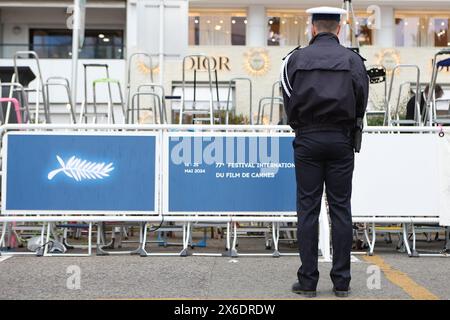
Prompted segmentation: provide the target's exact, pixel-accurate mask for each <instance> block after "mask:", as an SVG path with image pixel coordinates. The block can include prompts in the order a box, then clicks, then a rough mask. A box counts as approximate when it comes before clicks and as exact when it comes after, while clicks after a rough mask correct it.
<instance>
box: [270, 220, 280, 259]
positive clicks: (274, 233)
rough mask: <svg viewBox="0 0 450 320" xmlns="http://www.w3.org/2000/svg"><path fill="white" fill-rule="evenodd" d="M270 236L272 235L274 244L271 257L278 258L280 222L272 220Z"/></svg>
mask: <svg viewBox="0 0 450 320" xmlns="http://www.w3.org/2000/svg"><path fill="white" fill-rule="evenodd" d="M272 226H273V227H272V236H273V246H274V252H273V254H272V255H273V257H274V258H279V257H280V251H279V250H278V245H279V241H280V223H279V222H273V224H272Z"/></svg>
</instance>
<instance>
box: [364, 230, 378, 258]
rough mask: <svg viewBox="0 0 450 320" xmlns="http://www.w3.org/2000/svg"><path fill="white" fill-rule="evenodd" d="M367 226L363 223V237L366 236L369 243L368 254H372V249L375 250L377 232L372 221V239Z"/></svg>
mask: <svg viewBox="0 0 450 320" xmlns="http://www.w3.org/2000/svg"><path fill="white" fill-rule="evenodd" d="M369 228H370V227H368V226H367V224H366V223H365V224H364V237H365V238H366V241H367V244H368V245H369V256H373V251H374V250H375V243H376V241H377V232H376V230H375V222H372V239H370V236H369V231H368V230H369Z"/></svg>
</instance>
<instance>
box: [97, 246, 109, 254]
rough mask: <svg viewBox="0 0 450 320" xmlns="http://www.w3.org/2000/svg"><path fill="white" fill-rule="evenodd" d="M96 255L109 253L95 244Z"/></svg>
mask: <svg viewBox="0 0 450 320" xmlns="http://www.w3.org/2000/svg"><path fill="white" fill-rule="evenodd" d="M96 255H97V256H108V255H109V253H108V252H106V251H104V250H103V247H102V246H100V245H97V250H96Z"/></svg>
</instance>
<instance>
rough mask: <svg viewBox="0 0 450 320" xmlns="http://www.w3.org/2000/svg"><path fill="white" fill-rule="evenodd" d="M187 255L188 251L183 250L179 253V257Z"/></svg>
mask: <svg viewBox="0 0 450 320" xmlns="http://www.w3.org/2000/svg"><path fill="white" fill-rule="evenodd" d="M188 255H189V254H188V249H183V250H181V252H180V257H187V256H188Z"/></svg>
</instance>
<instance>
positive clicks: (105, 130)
mask: <svg viewBox="0 0 450 320" xmlns="http://www.w3.org/2000/svg"><path fill="white" fill-rule="evenodd" d="M12 131H16V132H17V131H18V132H19V134H24V133H27V132H29V133H32V134H39V133H49V132H53V133H55V134H56V133H57V134H61V135H69V136H70V135H71V133H72V132H76V133H79V134H81V135H106V136H115V135H116V134H120V135H121V136H127V135H136V134H145V133H152V134H153V135H154V136H155V137H156V138H155V141H156V142H155V143H156V145H157V146H155V150H156V154H155V158H156V160H155V161H156V162H155V168H157V173H156V174H155V179H156V181H157V182H155V183H156V185H155V190H156V193H155V201H157V204H156V206H155V212H153V213H152V214H149V213H148V212H143V213H139V212H133V213H132V214H127V213H126V212H125V210H122V211H121V210H117V211H114V210H113V211H107V210H106V211H101V210H99V211H97V212H90V213H80V212H77V211H76V210H74V211H72V212H67V213H65V212H59V213H57V214H46V213H45V212H44V213H43V212H40V211H39V210H28V211H26V212H23V213H21V214H5V211H4V203H3V206H2V215H0V222H2V223H3V232H2V235H1V238H0V247H3V246H4V244H5V234H6V232H5V231H6V224H7V223H9V222H15V223H18V222H41V223H43V228H42V239H44V238H45V239H46V240H48V239H49V235H50V228H51V224H52V223H56V222H60V223H61V222H73V221H79V222H83V223H87V224H88V226H89V232H88V233H89V237H88V239H89V243H88V249H89V251H88V255H89V254H91V242H92V240H91V239H92V228H93V224H98V223H101V222H128V223H131V222H134V223H140V237H139V238H140V240H139V242H140V243H139V247H138V248H137V250H135V253H139V254H140V255H142V256H147V255H161V254H162V255H181V256H187V255H188V254H189V252H188V249H189V241H190V236H191V232H192V227H193V226H194V225H195V224H196V223H224V224H226V226H227V231H228V232H227V245H226V246H227V249H228V252H227V255H228V256H242V255H244V254H239V253H238V252H237V249H236V241H237V230H238V226H237V224H238V223H245V222H262V223H268V224H271V225H272V238H273V243H274V249H275V250H274V252H273V253H272V254H271V256H274V257H278V256H280V255H283V254H282V253H280V252H279V248H278V242H279V233H280V224H281V223H294V222H296V220H297V217H296V212H295V210H292V211H289V212H287V211H286V212H262V213H257V214H256V213H254V212H253V213H252V212H250V213H249V212H245V211H241V212H235V211H230V212H208V211H205V212H199V211H196V210H192V211H191V212H176V211H173V210H172V211H171V210H166V209H167V206H166V204H165V203H164V201H166V200H167V197H170V195H168V189H167V185H165V183H166V182H164V181H166V180H167V179H168V177H167V176H168V171H167V166H168V162H167V160H168V154H167V153H168V149H167V148H168V145H167V143H168V141H169V137H171V136H173V137H177V136H179V137H182V136H183V135H188V136H191V137H209V136H221V135H222V136H230V137H245V136H251V135H254V136H258V135H261V136H267V137H272V136H274V137H277V136H284V137H292V136H293V134H292V131H291V129H290V127H288V126H274V125H269V126H255V125H237V126H226V125H111V124H109V125H108V124H78V125H62V124H36V125H34V124H19V125H15V124H8V125H4V126H1V127H0V135H1V136H2V137H4V135H5V134H6V133H8V132H12ZM365 132H366V135H365V137H366V140H368V141H367V142H368V143H367V144H366V145H364V147H363V150H362V154H361V155H364V152H365V151H364V148H367V149H369V150H370V145H371V142H370V140H371V139H372V138H370V137H375V136H379V135H381V136H386V137H390V138H392V137H395V138H398V139H402V138H403V137H406V136H407V135H408V134H413V133H417V134H414V139H425V140H423V142H426V141H428V140H426V139H427V137H433V139H434V138H436V137H437V134H440V135H447V134H450V132H449V130H447V129H444V128H441V127H369V128H367V129H366V130H365ZM14 134H17V133H14ZM381 136H380V137H381ZM2 141H4V140H3V139H2ZM389 151H393V150H387V152H389ZM394 151H395V150H394ZM4 152H5V146H4V145H2V156H3V155H4ZM391 155H392V154H391ZM383 156H384V155H383ZM437 156H438V155H437V154H429V155H428V154H427V155H425V157H422V158H421V159H429V158H431V159H433V161H434V160H435V159H434V158H435V157H437ZM393 160H396V159H395V158H394V159H393ZM433 163H434V162H433ZM2 166H3V167H2V172H1V173H2V180H3V183H4V182H5V173H7V170H8V169H7V164H6V159H5V158H2ZM420 170H422V171H423V172H425V173H424V175H417V177H418V178H420V177H422V176H427V175H428V174H429V175H431V176H432V177H433V178H435V177H436V175H438V174H439V173H436V172H433V171H432V170H433V168H431V167H430V163H426V164H425V165H424V167H422V168H420ZM388 173H389V172H388ZM359 178H361V176H360V177H359ZM402 178H404V177H396V179H397V180H398V181H401V179H402ZM5 187H6V185H5V184H4V185H3V189H2V190H3V194H2V199H3V201H5V198H6V197H5V191H6V189H5ZM433 190H435V189H433ZM402 192H404V190H402ZM175 197H176V195H175ZM357 197H358V196H357ZM365 199H366V200H367V199H370V198H365ZM382 200H383V199H381V201H382ZM294 201H295V200H293V202H294ZM375 201H380V199H375V200H373V202H372V203H376V202H375ZM360 204H361V203H356V205H355V206H354V213H353V221H354V223H363V224H366V225H368V224H371V226H372V232H373V233H372V238H370V234H369V232H368V231H366V232H365V238H366V241H367V242H368V243H369V245H370V250H369V251H370V253H372V252H373V248H374V246H375V239H376V238H375V231H374V230H375V229H374V227H375V224H401V225H402V227H403V237H404V242H405V246H406V249H407V252H408V254H409V255H410V256H413V255H414V254H415V250H416V249H415V238H414V239H413V240H414V241H413V248H412V249H411V248H410V247H409V240H408V235H409V231H408V228H411V230H412V232H413V235H414V237H415V234H414V225H416V224H429V225H435V224H439V223H442V222H443V221H444V219H443V217H442V216H440V215H439V212H438V211H436V203H434V202H433V201H426V204H429V205H430V207H429V210H428V208H425V209H426V211H427V212H424V213H417V212H413V213H412V214H409V213H408V212H399V213H397V212H389V210H387V212H383V208H381V209H380V206H374V208H375V209H374V210H373V212H371V211H370V210H364V212H358V210H359V209H358V206H361V205H360ZM365 206H366V207H368V208H369V209H370V204H369V205H367V204H366V205H365ZM324 207H325V206H322V208H324ZM80 211H82V210H80ZM30 212H31V213H30ZM33 212H34V213H33ZM441 214H445V215H448V214H449V212H441ZM446 221H448V220H446ZM169 222H173V223H181V225H182V231H183V248H182V250H181V252H179V253H176V254H173V253H152V252H147V249H146V243H147V242H146V239H147V230H148V228H149V227H150V224H161V225H162V224H163V223H169ZM320 225H321V230H322V232H321V236H320V239H321V240H320V242H321V244H320V248H321V252H322V255H323V257H324V258H325V259H328V260H329V259H331V255H330V248H329V243H330V241H329V222H328V216H327V214H326V212H325V211H324V212H322V213H321V224H320ZM45 229H46V230H45ZM327 230H328V231H327ZM366 230H367V229H366ZM97 241H99V236H97ZM47 242H48V241H47ZM99 248H100V249H101V244H100V243H97V249H99ZM44 249H45V250H44V254H45V255H49V254H48V252H47V247H46V246H44ZM3 253H5V252H3ZM7 254H9V253H7ZM57 255H58V256H59V255H60V254H57ZM424 256H425V255H424Z"/></svg>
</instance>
